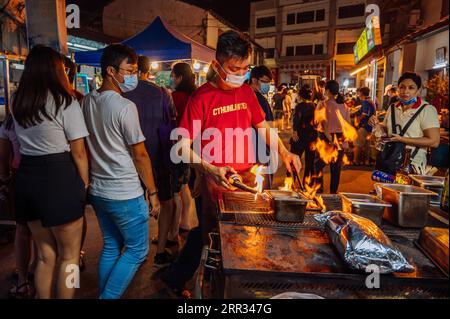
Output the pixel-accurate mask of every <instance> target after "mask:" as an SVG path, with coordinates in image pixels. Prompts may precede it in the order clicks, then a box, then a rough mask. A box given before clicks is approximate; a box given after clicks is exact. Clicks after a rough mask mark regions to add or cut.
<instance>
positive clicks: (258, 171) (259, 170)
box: [250, 165, 264, 197]
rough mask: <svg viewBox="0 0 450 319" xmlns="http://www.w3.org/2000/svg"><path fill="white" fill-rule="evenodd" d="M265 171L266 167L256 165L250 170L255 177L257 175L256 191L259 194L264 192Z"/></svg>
mask: <svg viewBox="0 0 450 319" xmlns="http://www.w3.org/2000/svg"><path fill="white" fill-rule="evenodd" d="M263 171H264V166H262V165H255V166H253V167H252V169H251V170H250V172H251V173H252V174H253V175H255V185H256V187H255V189H256V190H257V191H258V193H259V194H261V193H262V191H263V185H264V175H263ZM257 195H258V194H256V196H257ZM256 196H255V197H256Z"/></svg>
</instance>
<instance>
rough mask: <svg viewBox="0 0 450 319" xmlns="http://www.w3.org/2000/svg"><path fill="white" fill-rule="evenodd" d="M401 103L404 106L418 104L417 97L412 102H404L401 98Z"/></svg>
mask: <svg viewBox="0 0 450 319" xmlns="http://www.w3.org/2000/svg"><path fill="white" fill-rule="evenodd" d="M400 102H401V103H402V104H403V105H411V104H415V103H416V102H417V97H413V98H412V99H411V100H409V101H405V100H403V99H402V98H400Z"/></svg>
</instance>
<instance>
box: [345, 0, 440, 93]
mask: <svg viewBox="0 0 450 319" xmlns="http://www.w3.org/2000/svg"><path fill="white" fill-rule="evenodd" d="M377 4H378V5H379V7H380V28H381V35H382V45H380V46H379V47H375V48H374V49H373V50H372V51H371V52H369V53H368V54H367V55H366V56H365V57H364V58H363V59H362V60H360V61H359V62H358V64H357V65H355V67H354V68H353V69H352V71H351V74H352V75H353V76H355V77H356V84H357V86H363V85H364V86H368V87H370V88H371V90H372V97H373V98H375V97H376V98H377V99H378V100H379V101H381V100H382V99H383V94H384V88H385V87H386V86H387V85H389V84H393V85H397V84H398V79H399V77H400V76H401V75H402V74H403V73H404V72H406V71H413V72H417V73H419V74H420V75H421V76H422V80H423V82H424V83H425V82H426V81H427V80H429V79H430V78H431V77H432V76H433V75H434V74H436V73H437V72H441V73H442V74H444V73H445V72H448V71H446V70H448V1H447V0H429V1H426V0H422V1H421V0H412V1H411V0H389V1H388V0H381V1H377ZM437 55H439V56H440V57H439V59H440V60H442V62H436V60H439V59H437V57H436V56H437ZM422 94H423V95H424V96H426V95H427V91H426V90H423V91H422Z"/></svg>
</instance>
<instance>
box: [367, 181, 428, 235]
mask: <svg viewBox="0 0 450 319" xmlns="http://www.w3.org/2000/svg"><path fill="white" fill-rule="evenodd" d="M377 186H379V187H381V192H382V194H381V197H382V199H383V200H384V201H386V202H388V203H390V204H392V207H391V208H389V209H387V210H386V211H385V214H384V216H383V218H384V219H386V220H388V221H389V222H391V223H392V224H394V225H397V226H400V227H411V228H423V227H425V226H426V225H427V221H428V209H429V207H430V198H431V197H432V196H436V195H437V194H436V193H434V192H432V191H429V190H427V189H424V188H421V187H417V186H412V185H400V184H378V185H376V186H375V187H377Z"/></svg>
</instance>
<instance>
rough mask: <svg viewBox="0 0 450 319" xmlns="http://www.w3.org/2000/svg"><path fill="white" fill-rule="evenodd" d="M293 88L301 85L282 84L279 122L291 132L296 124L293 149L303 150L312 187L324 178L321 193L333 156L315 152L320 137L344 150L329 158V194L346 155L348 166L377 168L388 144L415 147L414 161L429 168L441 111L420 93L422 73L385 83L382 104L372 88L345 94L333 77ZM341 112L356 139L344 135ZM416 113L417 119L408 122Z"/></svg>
mask: <svg viewBox="0 0 450 319" xmlns="http://www.w3.org/2000/svg"><path fill="white" fill-rule="evenodd" d="M294 87H297V88H298V90H297V89H292V90H289V89H288V88H287V86H286V85H280V86H279V87H278V88H277V93H276V94H275V95H274V96H273V99H272V110H273V112H274V118H275V127H276V128H278V129H279V130H281V131H283V130H284V131H286V133H289V126H290V125H289V124H287V123H289V122H291V123H292V126H293V132H292V138H291V140H290V144H291V150H292V152H293V153H295V154H297V155H299V156H300V157H302V156H303V154H304V163H305V165H304V178H303V182H304V183H310V184H311V185H309V186H310V187H313V186H314V185H315V184H317V183H320V184H321V187H320V189H319V192H323V191H324V189H323V168H324V167H325V165H326V164H327V162H329V161H328V160H324V156H323V154H320V152H317V151H315V147H314V145H315V144H316V143H317V141H318V140H322V141H325V142H326V143H327V144H328V145H330V146H334V147H336V148H337V149H338V150H339V151H338V155H337V156H336V158H335V159H333V160H332V161H331V162H330V163H329V164H330V175H331V182H330V193H336V192H337V191H338V188H339V180H340V172H341V168H342V166H343V157H344V154H345V155H346V156H347V159H348V160H349V162H348V163H347V164H349V165H352V166H366V167H368V168H377V166H378V165H379V163H377V162H378V161H379V160H380V159H379V157H380V151H381V150H382V147H383V146H382V145H384V144H383V143H386V142H390V143H392V142H400V143H404V144H406V145H407V148H411V149H413V150H415V152H414V151H413V158H412V163H413V164H415V165H417V166H422V167H425V166H426V165H427V154H428V150H429V149H432V148H436V147H438V146H439V142H440V134H439V128H440V123H439V118H438V113H437V110H436V108H435V107H434V106H432V105H430V104H429V103H427V102H426V101H425V100H424V99H423V98H422V97H421V93H422V92H421V91H422V88H423V85H422V80H421V77H420V76H419V75H418V74H415V73H412V72H406V73H405V74H403V75H402V76H401V77H400V78H399V81H398V86H394V85H388V86H386V89H385V94H384V100H383V103H382V104H381V103H379V102H378V100H377V99H372V98H371V96H372V94H371V90H370V89H369V88H368V87H360V88H358V89H357V90H356V94H352V93H346V94H344V92H343V90H341V87H340V85H339V83H338V82H336V81H334V80H332V81H328V82H325V81H319V82H317V83H315V85H314V86H313V87H312V88H311V87H310V86H309V85H301V86H300V87H298V85H297V86H294ZM417 111H419V112H417ZM338 113H340V114H341V115H342V118H343V119H344V120H345V122H347V123H348V124H350V125H351V126H352V127H353V128H354V130H355V131H356V132H357V138H355V139H352V140H350V139H347V140H346V139H345V138H344V136H343V133H344V128H343V122H342V120H341V119H339V117H338V116H337V114H338ZM394 113H395V115H394ZM416 113H418V114H417V116H416V117H415V118H414V119H413V122H412V123H410V124H409V125H407V124H408V121H409V120H411V119H412V118H413V116H414V115H415V114H416ZM393 117H395V119H394V121H393V120H392V118H393ZM277 119H278V121H279V122H276V121H277ZM393 126H394V127H393ZM407 126H408V128H407V130H406V131H405V132H404V133H403V134H400V133H401V131H402V129H403V128H406V127H407ZM388 137H389V138H388Z"/></svg>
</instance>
